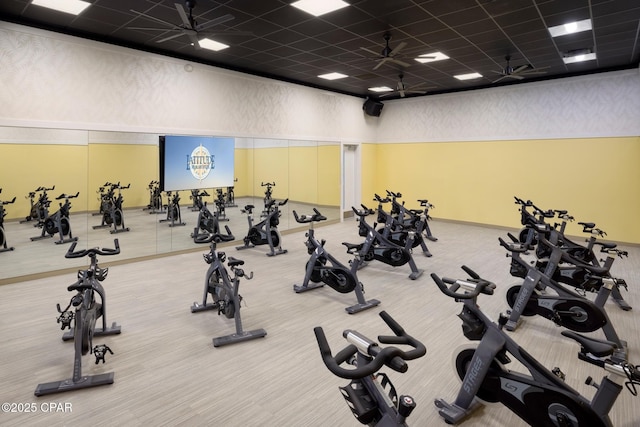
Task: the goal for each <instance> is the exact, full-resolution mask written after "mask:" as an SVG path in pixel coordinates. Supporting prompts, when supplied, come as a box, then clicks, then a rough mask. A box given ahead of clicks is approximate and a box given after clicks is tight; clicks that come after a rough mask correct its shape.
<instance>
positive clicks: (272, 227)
mask: <svg viewBox="0 0 640 427" xmlns="http://www.w3.org/2000/svg"><path fill="white" fill-rule="evenodd" d="M288 201H289V199H284V200H283V201H281V202H278V203H276V199H271V200H270V201H269V202H268V205H267V206H266V209H267V210H268V214H267V216H266V218H265V219H263V220H262V221H260V222H259V223H257V224H253V216H252V215H253V209H254V208H255V206H254V205H246V206H245V207H244V209H242V213H246V214H247V222H248V224H249V231H248V232H247V235H246V236H245V238H244V239H243V242H244V245H243V246H236V249H237V250H242V249H249V248H254V247H256V246H260V245H269V252H267V256H276V255H281V254H286V253H287V250H286V249H282V244H281V242H280V241H281V240H282V239H281V238H280V233H279V232H278V224H280V215H281V213H280V207H282V206H284V205H285V204H287V202H288Z"/></svg>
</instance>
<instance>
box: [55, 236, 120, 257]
mask: <svg viewBox="0 0 640 427" xmlns="http://www.w3.org/2000/svg"><path fill="white" fill-rule="evenodd" d="M77 243H78V242H73V243H72V244H71V246H70V247H69V249H68V250H67V253H66V254H65V255H64V257H65V258H82V257H85V256H87V255H89V256H95V255H117V254H119V253H120V243H119V242H118V239H113V245H114V246H115V247H114V248H113V249H111V248H102V249H100V248H90V249H81V250H79V251H76V252H74V250H75V248H76V244H77Z"/></svg>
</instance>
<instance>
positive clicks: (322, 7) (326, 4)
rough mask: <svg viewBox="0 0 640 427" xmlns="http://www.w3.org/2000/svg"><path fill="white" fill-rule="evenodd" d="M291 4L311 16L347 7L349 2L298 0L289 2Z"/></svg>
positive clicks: (338, 0)
mask: <svg viewBox="0 0 640 427" xmlns="http://www.w3.org/2000/svg"><path fill="white" fill-rule="evenodd" d="M291 6H294V7H297V8H298V9H300V10H303V11H305V12H307V13H310V14H312V15H313V16H320V15H324V14H325V13H329V12H333V11H334V10H338V9H342V8H343V7H347V6H349V3H345V2H343V1H342V0H299V1H297V2H294V3H291Z"/></svg>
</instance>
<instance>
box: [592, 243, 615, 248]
mask: <svg viewBox="0 0 640 427" xmlns="http://www.w3.org/2000/svg"><path fill="white" fill-rule="evenodd" d="M595 244H596V245H600V246H602V249H614V248H615V247H616V246H618V244H617V243H602V242H596V243H595Z"/></svg>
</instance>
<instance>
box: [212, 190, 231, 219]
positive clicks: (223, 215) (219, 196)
mask: <svg viewBox="0 0 640 427" xmlns="http://www.w3.org/2000/svg"><path fill="white" fill-rule="evenodd" d="M225 200H226V199H225V194H224V192H223V191H222V188H216V199H215V200H214V201H213V202H214V203H215V205H216V212H215V215H216V218H218V221H229V218H227V211H226V206H227V205H226V203H225Z"/></svg>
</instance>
